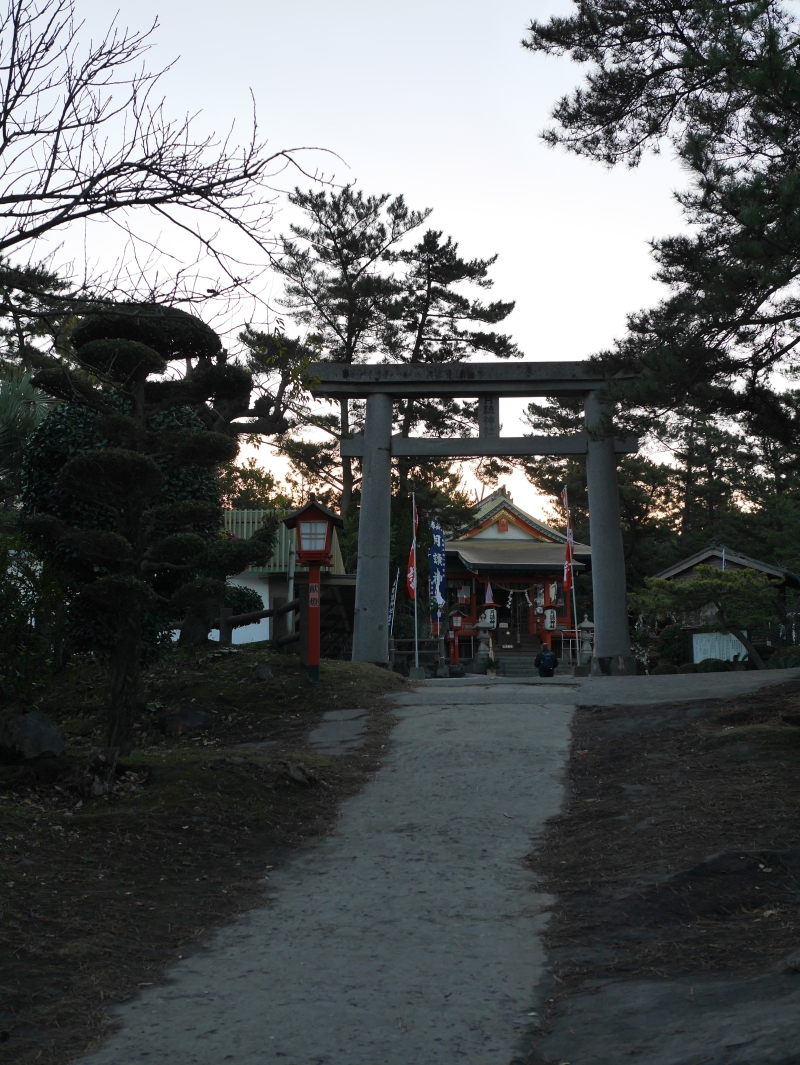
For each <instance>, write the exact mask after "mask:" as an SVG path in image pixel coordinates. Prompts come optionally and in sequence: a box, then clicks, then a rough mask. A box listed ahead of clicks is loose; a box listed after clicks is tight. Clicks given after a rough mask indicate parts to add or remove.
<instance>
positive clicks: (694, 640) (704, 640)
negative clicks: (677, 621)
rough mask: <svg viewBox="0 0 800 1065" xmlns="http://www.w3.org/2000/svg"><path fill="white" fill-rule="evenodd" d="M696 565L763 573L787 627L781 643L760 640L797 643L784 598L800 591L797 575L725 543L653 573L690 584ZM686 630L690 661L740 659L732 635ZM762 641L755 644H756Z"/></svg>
mask: <svg viewBox="0 0 800 1065" xmlns="http://www.w3.org/2000/svg"><path fill="white" fill-rule="evenodd" d="M698 566H712V567H714V568H715V569H721V570H737V569H750V570H755V571H756V572H758V573H763V574H764V575H765V576H767V577H769V578H770V579H771V580H774V581H775V582H776V591H777V594H778V596H779V598H780V600H781V605H782V608H783V613H784V616H785V617H786V624H785V625H784V626H782V628H783V633H782V636H783V638H782V639H781V640H775V639H774V638H773V637H772V636H771V635H766V636H764V638H763V644H764V645H765V646H767V647H770V646H775V645H776V644H784V645H785V644H786V643H792V644H794V643H795V642H796V639H795V636H796V633H795V631H794V625H793V623H792V610H791V609H790V605H789V603H788V602H787V595H786V592H787V589H789V588H791V589H795V590H800V577H799V576H798V575H797V574H796V573H792V571H791V570H788V569H784V568H783V567H782V566H776V565H774V564H773V563H770V562H761V561H759V559H757V558H751V557H750V556H749V555H743V554H742V553H741V552H740V551H736V550H734V549H733V548H730V547H728V546H727V545H726V544H721V543H711V544H709V546H708V547H705V548H703V550H702V551H697V552H696V553H695V554H693V555H690V556H689V557H688V558H684V559H682V560H681V561H680V562H676V563H674V565H672V566H667V568H666V569H663V570H662V571H661V572H660V573H656V575H655V576H656V577H658V578H660V579H661V580H665V581H689V580H691V579H692V578H693V577H695V576H696V575H697V567H698ZM714 616H715V615H714ZM703 620H706V621H712V620H713V616H712V615H709V616H708V617H706V618H704V619H703ZM686 627H687V629H688V630H689V633H690V638H691V647H692V661H694V662H701V661H703V659H706V658H718V659H722V660H723V661H728V662H732V661H733V660H734V659H735V658H741V656H742V645H741V643H740V642H739V641H738V640H737V639H736V637H735V636H732V635H729V634H728V633H723V632H692V628H693V626H691V625H690V626H686ZM750 638H751V639H755V634H751V637H750ZM761 642H762V641H758V643H761Z"/></svg>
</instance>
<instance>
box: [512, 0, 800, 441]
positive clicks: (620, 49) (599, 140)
mask: <svg viewBox="0 0 800 1065" xmlns="http://www.w3.org/2000/svg"><path fill="white" fill-rule="evenodd" d="M576 9H577V10H576V11H575V13H574V14H571V15H569V16H563V17H562V16H559V17H553V18H551V19H550V20H548V21H547V22H533V23H532V24H531V26H530V28H529V33H528V37H527V39H526V41H525V44H526V46H527V47H528V48H530V49H531V50H533V51H535V52H543V53H546V54H550V55H569V56H570V57H571V58H572V59H573V60H574V61H576V62H578V63H581V64H583V65H584V66H585V69H586V74H585V78H584V81H583V84H582V85H581V86H580V87H579V88H577V89H575V90H574V91H573V92H572V93H570V94H568V95H566V96H565V97H563V98H562V99H561V100H560V101H559V102H558V104H557V105H556V107H555V109H554V112H553V119H554V123H553V125H552V126H551V127H550V128H549V129H548V130H547V131H546V133H545V138H546V140H547V141H548V142H549V143H551V144H554V145H555V144H557V145H562V146H564V147H566V148H567V149H568V150H570V151H573V152H577V153H578V154H581V155H585V156H587V157H589V158H592V159H595V160H597V161H599V162H601V163H603V164H605V165H609V166H612V165H616V164H618V163H623V164H626V165H629V166H635V165H637V164H638V162H639V161H640V159H641V157H642V155H643V153H644V152H645V151H648V150H651V151H658V150H660V148H661V147H662V145H663V144H664V142H667V143H669V144H670V145H671V146H672V148H673V150H674V151H675V152H676V153H677V155H678V157H679V158H680V160H681V162H682V163H683V165H684V167H685V169H686V172H687V175H688V178H689V186H688V188H687V189H685V190H684V191H681V192H680V193H679V194H678V199H679V201H680V203H681V204H682V207H683V210H684V213H685V215H686V218H687V221H688V222H689V224H690V232H689V233H688V234H682V235H680V236H677V237H668V238H664V239H661V240H657V241H655V242H654V243H653V252H654V255H655V258H656V261H657V263H658V275H657V276H658V277H659V278H660V279H661V280H662V281H663V282H664V283H665V284H666V285H667V286H668V288H669V290H670V295H669V296H668V297H667V298H666V299H665V300H663V301H662V302H661V303H660V304H659V305H658V306H656V307H655V308H652V309H650V310H645V311H642V312H639V313H636V314H633V315H632V316H631V318H630V320H629V329H628V333H627V335H626V336H624V337H623V338H621V339H620V340H619V342H618V343H617V344H616V345H615V346H614V348H613V349H611V350H609V351H607V352H603V353H602V354H601V358H602V360H603V361H604V363H605V365H606V366H607V368H608V369H609V370H611V371H612V372H620V371H622V372H627V373H635V374H638V375H639V376H638V378H637V380H636V381H635V382H633V383H630V384H628V385H626V386H624V388H620V389H619V390H618V391H623V392H624V394H625V397H626V400H627V402H628V403H631V402H633V403H637V402H638V403H639V404H641V405H642V406H644V407H645V408H647V409H648V410H650V411H651V413H652V412H660V411H662V410H665V409H676V408H678V407H680V406H681V405H683V404H685V403H686V402H687V401H688V402H690V403H692V404H694V405H696V406H698V407H700V408H701V409H702V410H704V411H705V412H707V413H712V412H719V411H724V412H726V413H729V414H732V415H736V414H740V413H743V414H745V415H746V417H747V418H748V419H749V420H750V423H751V424H752V425H753V426H755V427H757V428H758V429H760V430H769V432H771V433H772V434H773V435H776V436H778V437H779V438H782V439H784V440H792V441H794V440H796V439H797V438H798V417H797V408H798V399H797V395H796V393H795V392H794V391H787V390H786V386H785V383H782V382H781V378H780V377H777V376H776V375H778V374H781V375H787V374H788V375H789V376H790V377H791V376H792V375H793V373H794V370H795V366H796V356H795V351H796V347H797V343H798V340H800V333H798V330H797V322H798V315H800V304H798V294H797V283H798V275H799V274H800V207H799V206H798V205H800V199H799V198H798V195H797V192H798V180H800V179H799V178H798V174H800V167H799V166H798V163H800V155H798V152H800V109H798V100H799V99H800V35H798V25H797V21H796V18H795V16H794V13H793V11H792V10H791V9H790V8H789V7H787V6H786V5H785V4H781V3H779V2H777V0H756V2H754V3H749V2H743V0H733V2H731V3H725V4H716V3H707V2H705V0H703V2H701V0H690V2H689V0H684V2H681V3H677V4H673V3H666V2H664V0H657V2H655V3H649V2H643V0H588V2H585V0H581V2H580V3H577V4H576Z"/></svg>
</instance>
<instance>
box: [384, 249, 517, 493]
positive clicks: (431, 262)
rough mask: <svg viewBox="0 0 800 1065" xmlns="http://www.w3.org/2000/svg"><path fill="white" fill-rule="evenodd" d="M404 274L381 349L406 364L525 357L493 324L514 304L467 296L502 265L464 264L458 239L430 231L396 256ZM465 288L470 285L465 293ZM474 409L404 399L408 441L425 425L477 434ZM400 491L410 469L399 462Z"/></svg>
mask: <svg viewBox="0 0 800 1065" xmlns="http://www.w3.org/2000/svg"><path fill="white" fill-rule="evenodd" d="M393 259H394V261H395V262H396V263H397V264H398V266H399V267H400V268H401V270H402V274H401V275H400V276H399V277H398V278H397V287H398V293H397V295H396V297H395V298H394V300H393V301H392V303H391V305H390V306H389V308H388V312H387V316H386V322H385V326H384V333H383V346H384V350H385V352H386V354H387V356H388V358H390V359H392V360H394V361H397V362H405V363H412V364H413V363H438V364H441V363H448V362H458V361H461V360H463V359H468V358H470V357H471V356H473V355H480V354H488V355H493V356H495V357H497V358H503V359H507V358H519V357H521V355H522V352H521V351H520V350H519V349H518V348H517V346H516V345H515V344H514V343H513V341H512V340H511V338H510V337H509V336H507V335H506V334H504V333H498V332H496V331H495V330H494V329H492V327H493V326H496V325H499V323H500V322H502V321H504V320H505V319H506V318H507V317H508V315H509V314H511V312H512V311H513V309H514V303H513V302H504V301H500V300H496V301H494V302H491V303H485V302H483V301H482V300H480V299H476V298H473V297H472V296H471V295H469V294H468V291H469V287H470V286H472V287H476V288H479V289H484V290H486V289H489V288H491V287H492V285H493V282H492V280H491V278H490V277H489V270H490V268H491V267H492V266H493V265H494V263H495V262H496V260H497V256H496V255H494V256H492V257H491V258H489V259H464V258H462V257H461V256H460V255H459V253H458V244H457V243H456V242H455V241H454V240H453V238H452V237H447V238H446V239H442V233H441V231H437V230H433V229H429V230H428V231H427V232H426V233H425V234H424V235H423V237H422V240H421V241H419V243H418V244H417V245H415V246H414V247H413V248H409V249H402V250H400V251H398V252H396V253H395V255H394V256H393ZM462 286H467V292H464V291H463V289H462ZM476 420H477V413H476V405H475V404H474V403H459V402H457V401H455V400H446V399H444V400H442V399H425V400H420V399H405V400H403V401H402V402H401V403H400V404H399V405H398V410H397V422H398V429H399V432H400V434H401V435H402V436H409V435H410V434H411V432H412V431H413V430H414V429H416V428H418V427H420V428H422V429H423V430H424V432H425V433H426V434H427V435H429V436H454V435H458V434H459V432H460V433H461V434H462V435H463V434H469V433H470V432H471V431H474V428H475V423H476ZM398 468H399V476H400V484H401V490H402V488H403V487H404V486H405V484H406V482H407V480H408V476H409V470H410V469H411V464H410V463H409V462H408V461H404V460H400V461H399V463H398Z"/></svg>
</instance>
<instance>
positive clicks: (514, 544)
mask: <svg viewBox="0 0 800 1065" xmlns="http://www.w3.org/2000/svg"><path fill="white" fill-rule="evenodd" d="M445 551H446V552H447V554H448V555H450V556H451V557H452V556H453V555H456V556H458V558H459V559H460V561H461V562H462V563H463V564H464V565H465V566H466V568H467V569H468V570H470V571H471V572H473V573H490V572H491V573H496V572H500V571H501V570H502V571H503V572H513V571H514V570H525V571H527V572H529V573H530V572H533V573H553V572H554V571H558V570H562V569H563V566H564V545H563V543H557V544H554V543H547V542H546V541H543V540H534V539H533V538H531V539H530V540H506V541H503V540H476V539H474V538H473V539H469V540H450V541H449V542H448V543H446V544H445ZM590 553H591V549H590V548H589V547H587V546H586V545H585V544H575V554H576V556H578V555H580V556H583V557H588V556H589V555H590ZM575 569H576V570H582V569H585V565H584V563H583V562H578V560H577V557H576V559H575Z"/></svg>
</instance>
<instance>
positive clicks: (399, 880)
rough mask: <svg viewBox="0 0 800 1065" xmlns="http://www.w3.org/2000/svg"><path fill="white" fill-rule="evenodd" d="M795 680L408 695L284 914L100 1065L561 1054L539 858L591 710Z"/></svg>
mask: <svg viewBox="0 0 800 1065" xmlns="http://www.w3.org/2000/svg"><path fill="white" fill-rule="evenodd" d="M796 672H797V671H792V675H794V674H795V673H796ZM785 679H786V676H785V675H783V674H782V673H779V672H778V671H775V672H771V673H770V675H769V676H767V675H765V674H752V673H748V674H721V675H720V674H717V675H708V676H703V677H697V676H687V677H682V676H677V677H662V678H650V677H645V678H608V679H607V678H603V679H601V680H598V681H592V680H590V681H586V682H580V683H575V682H570V681H569V680H564V679H561V678H554V682H549V683H542V684H540V683H536V682H533V683H531V682H528V683H510V682H507V681H500V680H486V679H485V678H482V679H480V680H469V681H465V682H457V681H456V682H440V683H431V684H428V685H426V686H423V687H421V688H420V689H418V690H417V691H416V692H415V693H411V694H408V695H405V696H401V697H399V698H398V702H399V703H400V710H399V716H400V717H401V722H400V724H399V725H398V726H397V728H396V729H395V731H394V733H393V736H392V749H391V753H390V754H389V756H388V757H387V759H386V762H385V763H384V765H383V767H382V768H381V770H380V771H379V773H378V774H377V775H376V778H375V779H374V781H373V782H372V783H370V784H369V785H368V786H367V788H366V790H365V791H364V792H363V793H362V794H361V795H359V796H357V797H355V798H353V799H351V800H349V801H348V802H347V803H346V804H345V806H344V809H343V813H342V818H341V821H340V826H339V830H338V832H337V833H336V834H335V835H334V836H332V837H329V838H327V839H325V840H323V841H322V842H320V843H316V844H311V845H309V846H307V847H306V848H305V849H304V850H303V851H302V852H301V853H300V854H299V856H298V857H297V858H296V859H294V860H293V861H291V862H290V864H289V865H287V867H286V868H285V869H282V870H281V871H280V872H279V873H277V874H276V875H273V876H272V878H271V880H270V881H269V883H268V884H267V890H268V892H269V893H270V895H271V897H272V901H271V905H270V906H269V907H267V908H266V909H262V910H254V911H252V912H251V913H249V914H247V915H246V916H245V917H244V918H243V919H242V920H240V921H238V922H237V923H236V924H234V925H230V926H228V927H227V928H225V929H223V930H222V931H221V932H220V933H218V934H217V935H216V936H215V937H214V938H213V939H212V940H211V941H210V942H209V944H208V945H207V948H206V949H205V950H203V951H202V952H199V953H197V954H195V955H194V956H192V957H189V958H185V959H184V960H183V961H181V962H180V963H179V964H178V965H177V966H176V967H175V968H174V969H173V970H172V972H171V980H170V982H169V983H168V984H166V985H164V986H161V987H157V988H153V989H151V990H148V991H145V992H144V993H143V994H141V995H140V996H139V997H138V998H136V999H134V1000H132V1001H131V1002H129V1003H127V1004H125V1005H124V1006H122V1007H120V1008H119V1009H118V1010H117V1011H116V1017H117V1019H118V1021H119V1022H120V1024H121V1029H120V1031H119V1032H118V1033H117V1034H116V1035H115V1036H114V1037H112V1039H111V1040H110V1041H109V1043H108V1044H107V1045H106V1046H105V1047H104V1048H103V1049H102V1050H100V1051H99V1052H98V1053H96V1054H94V1055H92V1056H90V1057H88V1058H84V1059H82V1062H83V1065H119V1063H120V1062H126V1063H130V1062H139V1061H143V1062H153V1063H158V1065H162V1063H167V1062H169V1063H170V1065H189V1063H198V1065H219V1063H221V1062H226V1061H230V1062H233V1063H234V1065H256V1063H258V1065H263V1063H265V1062H270V1061H273V1060H275V1061H276V1062H281V1063H285V1065H378V1063H380V1065H411V1063H413V1065H453V1063H455V1062H459V1061H464V1062H466V1063H468V1065H485V1063H488V1062H498V1063H500V1065H508V1062H509V1061H511V1060H512V1059H513V1060H515V1061H521V1060H522V1057H521V1056H520V1055H523V1054H524V1055H525V1059H526V1060H531V1061H532V1060H537V1061H538V1060H542V1061H544V1060H553V1061H562V1060H563V1058H562V1057H561V1056H559V1057H555V1058H550V1056H549V1055H547V1056H545V1057H543V1058H539V1057H535V1058H534V1057H529V1056H528V1055H529V1054H530V1052H531V1045H530V1033H531V1031H532V1029H533V1028H534V1027H535V1026H536V1024H537V1016H536V1013H537V1011H541V1010H542V1006H541V1005H539V1006H537V1005H536V1002H537V999H538V998H539V997H541V996H542V995H543V994H551V993H552V992H551V991H549V990H546V989H549V988H551V987H552V976H551V975H550V973H549V965H550V963H549V962H548V959H547V957H546V955H545V953H544V950H543V946H542V942H541V939H540V936H539V933H540V932H541V931H542V929H543V928H544V925H545V922H546V920H547V916H546V913H545V912H544V911H545V909H546V908H547V907H548V906H549V905H550V904H551V902H552V899H551V897H548V896H543V895H541V894H537V892H536V890H535V881H534V878H533V874H532V873H530V872H528V871H527V870H526V867H525V865H524V863H523V858H524V856H525V855H526V854H527V853H529V852H530V847H531V839H532V838H534V839H535V838H536V837H537V836H538V835H539V834H540V832H541V831H542V829H543V827H544V825H545V822H546V821H547V819H548V818H550V817H552V816H553V815H555V814H556V813H557V812H558V811H559V809H560V808H561V806H562V799H563V789H564V780H565V776H564V767H565V763H566V759H567V755H568V749H569V741H570V733H569V725H570V720H571V717H572V715H573V711H574V710H575V707H576V705H578V704H587V703H592V704H595V705H599V704H603V705H607V706H611V705H615V704H619V703H623V702H628V703H629V704H631V705H645V704H653V703H659V702H663V701H665V700H670V699H687V698H698V697H702V696H703V695H705V696H707V697H714V696H724V695H729V694H735V693H736V692H737V691H743V692H752V691H755V690H757V689H758V688H759V687H761V686H763V685H765V684H772V683H777V682H779V681H783V680H785ZM675 990H676V993H678V992H679V991H680V989H678V988H677V987H676V988H675ZM620 995H621V999H620V1011H622V1013H624V1011H625V1009H626V1007H625V997H624V990H623V991H621V992H620ZM666 1016H667V1015H665V1017H666ZM619 1021H620V1017H617V1021H616V1022H615V1023H616V1024H619ZM594 1023H595V1024H596V1023H597V1021H596V1020H595V1021H594ZM631 1023H633V1021H631ZM664 1023H665V1024H673V1023H674V1017H670V1019H669V1020H665V1021H664ZM603 1030H604V1032H605V1037H607V1039H608V1041H609V1046H610V1047H611V1049H610V1051H609V1055H610V1056H607V1057H605V1058H598V1059H597V1060H598V1061H599V1060H602V1061H604V1062H609V1063H611V1062H614V1065H616V1062H617V1061H618V1060H620V1059H619V1057H618V1056H616V1055H615V1052H614V1050H613V1046H614V1039H615V1028H614V1026H613V1025H612V1026H610V1027H609V1026H608V1025H606V1026H605V1028H604V1029H603ZM587 1034H588V1033H587ZM629 1042H630V1041H629ZM658 1042H660V1043H662V1044H663V1040H660V1041H658ZM628 1050H630V1046H629V1045H626V1052H627V1051H628ZM535 1053H536V1051H534V1054H535ZM568 1060H573V1061H576V1060H579V1059H576V1058H572V1059H568ZM580 1060H583V1059H580ZM626 1060H628V1059H627V1057H626ZM636 1060H639V1061H648V1062H652V1065H654V1063H655V1062H656V1061H658V1062H662V1061H663V1062H665V1063H666V1062H667V1061H668V1062H669V1063H670V1065H673V1063H674V1065H677V1063H678V1062H680V1063H681V1065H686V1063H688V1061H689V1059H686V1063H684V1059H683V1058H680V1057H674V1056H673V1057H666V1058H662V1057H653V1058H652V1059H651V1058H647V1057H646V1056H643V1057H640V1058H637V1059H636ZM691 1060H692V1062H694V1059H691ZM708 1060H712V1059H708ZM713 1060H714V1061H715V1062H716V1061H717V1060H719V1061H720V1062H722V1061H723V1060H724V1061H728V1059H727V1058H726V1059H722V1058H719V1059H717V1058H714V1059H713ZM730 1060H731V1061H733V1060H736V1061H739V1060H743V1059H739V1058H736V1059H733V1058H731V1059H730Z"/></svg>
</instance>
